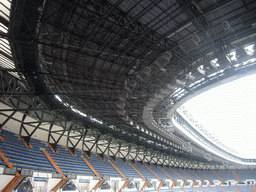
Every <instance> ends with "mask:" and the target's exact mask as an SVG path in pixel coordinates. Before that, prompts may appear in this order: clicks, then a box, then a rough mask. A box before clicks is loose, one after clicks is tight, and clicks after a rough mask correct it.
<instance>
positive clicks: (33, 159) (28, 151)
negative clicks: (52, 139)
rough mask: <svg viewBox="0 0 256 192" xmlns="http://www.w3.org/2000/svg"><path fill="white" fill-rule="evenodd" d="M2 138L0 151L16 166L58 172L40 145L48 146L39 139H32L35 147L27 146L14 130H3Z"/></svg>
mask: <svg viewBox="0 0 256 192" xmlns="http://www.w3.org/2000/svg"><path fill="white" fill-rule="evenodd" d="M1 136H2V137H3V138H4V141H2V140H0V151H1V152H3V153H4V155H5V156H6V157H7V158H8V160H9V161H10V162H11V163H12V165H13V166H14V167H16V168H22V169H33V170H40V171H48V172H56V170H55V169H54V167H53V166H52V165H51V163H50V162H49V161H48V159H47V158H46V156H45V155H44V154H43V152H42V151H41V150H40V147H42V146H43V147H46V146H45V145H44V144H43V143H42V142H40V141H39V140H34V139H33V140H32V146H33V148H30V147H26V146H25V144H24V143H23V142H22V140H21V139H19V137H18V136H16V135H14V134H13V133H12V132H9V131H6V130H2V132H1Z"/></svg>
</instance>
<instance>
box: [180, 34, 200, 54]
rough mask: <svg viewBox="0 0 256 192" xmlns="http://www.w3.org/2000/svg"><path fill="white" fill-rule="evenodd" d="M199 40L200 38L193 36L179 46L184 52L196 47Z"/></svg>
mask: <svg viewBox="0 0 256 192" xmlns="http://www.w3.org/2000/svg"><path fill="white" fill-rule="evenodd" d="M199 42H200V38H199V37H198V36H194V37H193V38H190V39H189V40H187V41H185V42H183V43H181V44H180V45H179V46H180V48H181V49H182V50H183V51H184V52H186V53H189V52H190V51H193V50H195V49H196V48H197V47H198V43H199Z"/></svg>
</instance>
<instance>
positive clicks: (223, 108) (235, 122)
mask: <svg viewBox="0 0 256 192" xmlns="http://www.w3.org/2000/svg"><path fill="white" fill-rule="evenodd" d="M183 106H184V107H185V108H186V109H188V111H189V113H190V114H191V115H192V116H193V117H194V118H195V119H196V120H197V121H198V122H200V123H201V124H202V125H203V127H204V129H206V130H207V131H208V133H211V135H213V136H214V137H215V138H217V139H218V140H219V141H221V142H222V143H224V144H225V145H227V146H229V147H230V148H232V149H234V150H235V151H237V152H238V153H237V154H235V155H237V156H240V157H243V158H256V75H250V76H247V77H243V78H240V79H238V80H235V81H232V82H230V83H226V84H224V85H221V86H218V87H215V88H213V89H211V90H209V91H206V92H204V93H202V94H200V95H198V96H196V97H194V98H192V99H191V100H189V101H188V102H186V103H185V104H183Z"/></svg>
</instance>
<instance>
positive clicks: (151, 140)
mask: <svg viewBox="0 0 256 192" xmlns="http://www.w3.org/2000/svg"><path fill="white" fill-rule="evenodd" d="M0 6H1V7H4V8H3V10H4V11H2V12H0V19H1V20H0V24H1V26H0V27H1V28H0V29H1V37H2V38H1V43H2V44H1V46H2V47H1V48H2V49H1V59H2V62H1V64H0V65H1V68H2V73H1V81H2V83H1V90H2V91H1V94H2V97H1V101H2V103H3V104H4V106H6V105H8V106H10V107H11V108H12V109H9V108H8V109H2V110H1V113H2V115H3V116H6V117H7V116H9V118H8V117H7V119H5V120H4V122H5V121H6V120H7V121H8V120H9V119H11V118H12V116H13V117H14V116H15V113H18V112H22V113H23V114H24V116H23V118H22V119H19V121H20V122H21V125H22V126H21V127H20V129H23V128H24V126H23V124H24V123H25V119H26V116H27V115H28V116H30V117H33V118H35V119H37V120H38V122H39V123H40V122H44V123H46V122H47V123H49V125H50V126H49V128H47V130H48V131H49V142H50V143H58V141H59V140H58V139H57V138H54V136H53V133H52V132H51V131H52V127H53V126H56V125H57V126H59V127H62V129H61V130H58V131H56V130H55V132H54V133H58V135H59V136H63V135H65V136H66V137H67V143H69V144H70V143H72V144H70V145H71V146H72V147H74V148H75V147H76V144H74V141H73V142H70V141H71V140H72V139H71V135H72V134H74V135H72V138H73V139H74V138H75V139H76V140H77V141H82V139H83V138H85V137H86V136H87V134H88V135H89V137H90V138H91V137H93V138H94V139H93V143H94V144H97V143H98V142H99V141H100V140H101V142H103V141H104V140H108V143H107V144H105V146H106V147H107V148H108V147H109V146H112V144H113V145H117V146H119V150H120V149H122V144H123V141H125V142H126V143H125V145H126V146H125V147H124V148H127V149H129V148H130V147H131V146H133V145H136V146H140V147H134V146H133V147H134V148H136V150H135V151H136V153H137V154H138V153H140V151H143V152H142V153H141V154H142V155H145V156H150V155H149V154H151V153H152V154H157V155H156V156H157V159H164V160H161V162H162V163H166V161H165V160H166V159H168V158H167V157H166V156H167V155H171V157H172V158H176V159H175V160H174V159H172V163H173V162H175V161H177V162H178V164H175V163H173V165H178V166H192V167H193V166H194V165H195V164H200V163H194V161H196V162H202V163H203V164H204V163H206V164H207V163H209V162H208V161H207V159H205V158H204V154H205V151H204V150H203V149H200V147H198V146H195V149H194V151H193V152H192V153H191V152H190V151H188V150H187V149H186V148H184V145H183V144H184V143H186V142H187V141H186V140H185V139H184V138H182V137H181V136H180V135H178V134H177V133H175V132H174V133H173V132H171V130H172V127H171V126H169V124H168V120H166V122H165V123H167V125H168V126H165V125H164V123H163V124H162V122H160V121H159V120H160V119H166V117H168V114H167V113H168V112H169V111H170V109H175V107H173V106H175V104H178V103H179V101H181V100H182V99H183V98H185V97H187V96H189V95H191V94H192V93H194V92H196V91H197V90H199V89H201V88H202V87H205V86H209V85H211V84H213V83H214V82H216V81H220V80H222V79H225V78H228V77H231V76H233V75H237V74H240V73H244V72H245V71H252V70H254V68H255V65H254V64H255V62H249V63H247V64H246V65H239V64H241V62H243V61H244V60H248V58H249V57H254V55H248V54H247V53H246V52H245V51H243V50H244V49H243V48H244V47H246V46H248V45H252V44H254V43H255V37H256V33H255V28H254V27H255V7H256V3H255V1H253V0H251V1H250V0H248V1H247V0H246V1H241V0H232V1H230V0H222V1H218V2H216V1H212V0H208V1H200V0H194V1H190V0H157V1H153V0H134V1H126V0H109V1H106V0H84V1H76V0H51V1H48V0H45V1H42V0H41V1H33V0H13V1H9V0H4V1H3V3H2V2H1V4H0ZM6 39H8V40H9V41H6ZM233 51H236V53H237V56H238V57H237V58H238V60H237V61H233V60H232V59H230V58H231V56H232V54H231V53H232V52H233ZM227 54H229V55H231V56H230V57H228V58H227V57H226V55H227ZM9 74H11V75H12V76H9ZM13 77H15V79H13ZM11 112H12V113H11ZM13 113H14V114H13ZM164 121H165V120H164ZM27 124H29V123H28V122H26V125H27ZM30 127H34V128H35V130H36V129H37V128H38V127H40V125H38V126H37V125H35V124H33V125H32V123H30ZM32 133H34V131H32ZM31 135H33V134H27V136H28V137H31ZM112 139H113V140H112ZM94 144H93V146H94ZM120 146H121V147H120ZM116 148H117V149H118V147H116ZM88 150H89V149H88ZM128 151H129V150H128ZM138 151H139V152H138ZM149 151H150V152H149ZM159 151H160V152H161V154H160V153H159ZM179 158H181V159H182V160H178V159H179ZM169 159H170V158H169ZM169 159H168V161H169ZM184 159H186V160H184ZM184 161H186V162H184ZM188 161H191V162H188ZM221 161H222V160H221ZM157 162H158V160H157ZM169 162H170V161H169ZM215 162H218V158H217V157H214V158H213V162H210V163H215ZM218 163H219V162H218Z"/></svg>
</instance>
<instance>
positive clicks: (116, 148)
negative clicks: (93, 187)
mask: <svg viewBox="0 0 256 192" xmlns="http://www.w3.org/2000/svg"><path fill="white" fill-rule="evenodd" d="M0 84H1V90H4V89H5V90H10V91H11V92H12V93H13V92H14V91H15V90H16V91H18V92H19V93H21V92H23V91H25V92H26V89H24V88H23V87H21V86H18V84H20V81H19V80H18V79H16V78H13V77H11V76H10V75H9V74H7V73H6V72H1V83H0ZM14 84H15V85H17V86H16V87H14V86H13V85H14ZM25 92H24V95H23V96H18V97H17V95H16V94H13V95H12V94H9V93H8V91H7V92H5V93H4V94H1V103H2V105H3V106H5V108H1V109H0V114H1V117H2V119H4V120H3V122H2V123H1V129H2V128H3V127H4V126H5V125H6V124H7V123H8V122H9V121H15V122H19V124H20V127H17V128H18V129H19V136H20V137H21V138H23V139H24V141H25V142H26V143H27V144H28V145H29V144H30V139H31V138H32V136H33V135H34V134H35V133H36V131H37V130H43V131H47V132H48V143H49V144H50V145H51V147H52V148H53V149H54V150H57V149H58V147H57V145H58V143H59V142H60V140H61V139H65V140H66V147H67V148H69V149H70V150H71V151H72V152H73V153H76V154H78V155H79V152H83V153H82V154H81V155H84V153H86V154H87V155H90V154H91V152H92V151H96V153H97V154H101V155H102V154H106V155H108V156H110V157H112V158H114V159H115V158H117V157H119V158H122V159H127V160H128V159H130V160H136V161H141V162H147V163H154V164H159V165H168V166H178V167H184V168H198V169H202V168H208V167H209V166H210V167H211V166H215V165H214V164H212V163H207V162H205V161H202V159H200V158H198V157H193V156H191V155H190V158H188V156H187V155H188V154H187V155H186V154H184V152H182V151H179V153H176V154H175V153H174V152H173V150H172V149H171V148H168V149H167V150H166V149H163V148H162V149H161V147H159V146H154V145H149V144H147V143H144V144H143V143H141V144H140V145H139V144H136V143H133V142H130V140H129V139H127V141H124V140H123V139H122V138H121V139H120V138H118V137H117V136H116V135H113V133H115V132H113V133H112V134H111V133H109V132H105V133H104V132H102V131H101V130H98V129H97V127H93V126H88V125H81V123H80V122H79V121H77V120H75V121H68V120H66V119H65V118H64V117H63V116H61V115H60V114H58V113H59V112H62V109H56V110H52V109H49V110H48V109H47V106H44V103H43V102H42V101H41V100H40V98H39V97H38V96H37V97H35V96H32V95H31V94H28V95H26V96H25ZM18 114H19V116H22V118H21V119H18V118H17V116H16V115H18ZM20 114H22V115H20ZM31 117H32V118H33V120H31ZM41 125H44V126H43V127H41ZM46 125H47V126H46ZM56 125H57V126H56ZM46 127H47V128H46ZM125 137H128V135H127V136H125ZM78 144H81V145H82V150H80V149H77V146H78ZM182 156H184V157H182ZM192 159H194V160H192ZM195 162H197V163H195Z"/></svg>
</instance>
